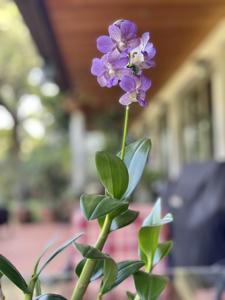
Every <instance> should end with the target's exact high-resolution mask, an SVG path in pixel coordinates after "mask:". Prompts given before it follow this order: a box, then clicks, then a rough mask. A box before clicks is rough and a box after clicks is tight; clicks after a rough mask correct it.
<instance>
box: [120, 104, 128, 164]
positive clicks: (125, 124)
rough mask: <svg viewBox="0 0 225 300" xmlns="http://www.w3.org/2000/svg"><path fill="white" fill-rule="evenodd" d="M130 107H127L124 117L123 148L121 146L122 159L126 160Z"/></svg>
mask: <svg viewBox="0 0 225 300" xmlns="http://www.w3.org/2000/svg"><path fill="white" fill-rule="evenodd" d="M129 108H130V107H129V105H127V106H126V110H125V116H124V125H123V139H122V146H121V157H120V158H121V159H122V160H124V156H125V146H126V139H127V129H128V119H129V118H128V117H129Z"/></svg>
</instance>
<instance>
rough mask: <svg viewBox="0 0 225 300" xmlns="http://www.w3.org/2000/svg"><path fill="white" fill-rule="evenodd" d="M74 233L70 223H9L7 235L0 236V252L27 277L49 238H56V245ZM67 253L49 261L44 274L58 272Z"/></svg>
mask: <svg viewBox="0 0 225 300" xmlns="http://www.w3.org/2000/svg"><path fill="white" fill-rule="evenodd" d="M75 234H76V233H74V234H72V232H71V227H70V225H64V224H57V223H53V224H51V223H50V224H27V225H17V226H13V225H11V226H10V228H8V230H7V237H6V236H5V233H4V237H3V236H2V235H1V237H0V253H1V254H3V255H5V256H6V257H7V258H8V259H9V260H10V261H12V262H13V263H14V264H15V266H16V267H17V268H18V269H19V270H20V271H21V272H22V273H23V275H24V276H26V277H27V276H29V275H30V273H31V272H32V267H33V265H34V262H35V260H36V258H37V257H38V256H39V254H40V253H41V252H42V250H43V249H44V247H45V246H46V244H48V242H49V241H50V240H56V246H58V245H59V244H60V243H62V242H63V241H65V240H66V239H68V238H70V237H71V236H73V235H75ZM56 246H53V248H52V249H54V248H56ZM50 251H51V250H50ZM67 254H68V252H67V251H65V252H64V253H62V254H60V255H59V256H58V257H57V258H56V259H55V261H54V262H53V263H50V264H49V267H47V268H46V271H45V274H46V275H52V274H55V273H56V272H57V273H58V272H60V271H61V270H62V269H63V268H64V266H65V263H66V257H67Z"/></svg>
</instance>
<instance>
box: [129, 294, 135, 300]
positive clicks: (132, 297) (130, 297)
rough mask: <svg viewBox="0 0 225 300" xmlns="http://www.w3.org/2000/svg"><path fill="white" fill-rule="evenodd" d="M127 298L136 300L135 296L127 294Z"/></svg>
mask: <svg viewBox="0 0 225 300" xmlns="http://www.w3.org/2000/svg"><path fill="white" fill-rule="evenodd" d="M127 298H128V300H134V299H135V294H132V293H130V292H127Z"/></svg>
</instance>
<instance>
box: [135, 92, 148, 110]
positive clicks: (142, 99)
mask: <svg viewBox="0 0 225 300" xmlns="http://www.w3.org/2000/svg"><path fill="white" fill-rule="evenodd" d="M145 96H146V93H145V92H144V91H142V90H140V91H139V92H138V95H137V101H138V103H139V104H140V105H141V106H146V104H147V103H146V101H145Z"/></svg>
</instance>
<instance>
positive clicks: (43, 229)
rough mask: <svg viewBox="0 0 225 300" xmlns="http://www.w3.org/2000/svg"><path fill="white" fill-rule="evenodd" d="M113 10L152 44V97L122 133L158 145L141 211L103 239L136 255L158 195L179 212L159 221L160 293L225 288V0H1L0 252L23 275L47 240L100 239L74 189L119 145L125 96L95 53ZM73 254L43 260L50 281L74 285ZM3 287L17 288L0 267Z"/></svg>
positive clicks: (120, 291)
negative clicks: (169, 244)
mask: <svg viewBox="0 0 225 300" xmlns="http://www.w3.org/2000/svg"><path fill="white" fill-rule="evenodd" d="M121 18H125V19H129V20H132V21H134V22H136V23H137V24H138V27H139V32H140V33H142V32H145V31H150V32H151V39H152V42H153V43H154V45H155V46H156V49H157V56H156V67H155V68H153V69H151V70H150V71H149V72H148V75H149V77H150V78H151V79H152V82H153V86H152V89H151V90H150V92H149V94H148V106H147V107H146V108H145V109H143V108H139V107H138V105H135V104H134V105H132V109H131V118H130V130H129V136H128V142H132V141H134V140H135V139H137V138H141V137H143V136H145V137H150V138H151V139H152V143H153V147H152V151H151V156H150V160H149V162H148V165H147V167H146V171H145V173H144V175H143V178H142V180H141V183H140V185H139V187H138V188H137V190H136V191H135V193H134V195H133V197H132V206H133V207H134V208H135V209H137V210H140V212H141V213H140V216H139V218H138V219H137V221H136V223H135V224H133V225H132V226H130V227H129V229H128V228H127V229H121V231H120V232H118V233H116V234H114V233H113V234H112V237H111V239H110V241H109V244H108V247H107V248H106V251H107V252H109V253H111V254H112V255H113V256H114V257H115V258H117V259H119V260H122V259H127V258H135V257H137V256H138V253H137V250H136V246H137V245H136V241H135V240H134V239H133V237H134V236H135V234H134V233H135V232H137V228H138V226H140V224H141V223H142V221H143V218H144V217H145V216H146V214H147V213H148V212H149V211H150V210H151V207H152V205H153V203H154V202H155V201H156V199H157V197H159V196H161V197H162V200H163V204H164V210H165V212H166V211H170V212H172V213H173V214H174V218H175V221H174V223H173V224H172V225H171V226H170V227H168V228H166V230H164V232H163V234H162V239H163V238H171V239H173V240H174V249H173V251H172V254H171V255H170V257H169V259H168V260H167V261H166V262H165V263H164V264H162V265H161V266H159V268H158V270H157V272H163V273H167V274H168V275H169V276H170V279H171V283H170V285H169V287H168V289H167V291H166V293H164V295H163V299H168V300H173V299H180V300H183V299H184V300H186V299H188V300H190V299H194V300H195V299H196V300H211V299H212V300H214V299H218V300H219V299H225V297H224V294H223V290H224V289H225V268H224V267H223V266H224V262H225V260H224V259H225V0H204V1H203V0H180V1H178V0H139V1H134V0H113V1H112V0H108V1H103V0H89V1H87V0H65V1H60V0H39V1H36V0H29V1H24V0H15V1H12V0H0V45H1V46H0V253H1V254H3V255H5V256H7V257H8V258H9V259H10V260H11V261H12V262H13V263H14V264H15V265H16V266H17V267H18V269H19V270H21V272H22V273H23V274H24V276H26V277H28V276H29V275H30V274H31V271H32V266H33V263H34V261H35V258H36V257H37V256H38V254H39V253H40V252H41V249H43V248H44V246H45V245H46V244H47V243H48V241H49V240H52V239H55V240H56V241H57V243H60V241H63V240H65V239H66V238H68V237H70V236H73V235H75V234H76V233H78V232H80V231H85V233H86V237H85V239H86V242H87V243H89V242H91V241H93V240H95V237H96V234H97V233H98V227H97V225H96V224H95V223H93V222H92V223H90V224H87V223H86V222H85V221H84V219H83V217H82V215H81V213H80V212H79V196H80V195H81V193H83V192H86V193H92V192H101V189H102V188H101V186H100V185H99V183H98V181H97V177H96V170H95V165H94V156H95V152H96V151H98V150H108V151H110V152H113V153H115V152H116V151H118V150H119V149H120V144H121V140H120V139H121V133H122V124H123V107H121V105H119V104H118V99H119V96H120V94H121V91H120V90H119V89H117V88H114V89H111V90H108V89H104V88H100V87H99V86H98V84H97V82H96V78H94V77H93V76H92V75H91V74H90V65H91V60H92V58H93V57H96V56H99V53H97V50H96V38H97V37H98V36H99V35H102V34H106V31H107V26H108V25H109V24H110V23H112V22H113V21H115V20H117V19H121ZM77 261H78V257H77V256H76V254H74V250H73V249H69V250H68V251H67V252H65V254H63V255H61V256H60V257H59V258H58V259H56V261H55V264H54V263H53V264H51V265H49V267H48V269H47V270H46V273H45V274H43V278H42V281H43V284H44V287H45V290H46V291H49V290H53V291H54V292H61V293H63V295H64V296H66V297H67V296H69V294H70V290H71V288H72V281H71V280H70V278H71V273H70V271H71V270H72V268H73V265H74V264H75V263H76V262H77ZM72 277H73V276H72ZM96 287H97V285H94V286H93V287H92V288H91V289H90V292H89V293H90V294H89V296H88V295H87V299H93V296H90V295H93V291H95V290H96ZM125 288H126V289H127V290H132V288H133V284H132V281H128V282H126V283H125V284H124V286H122V288H117V289H116V290H115V292H113V293H112V295H111V296H108V298H107V297H106V299H121V300H122V299H126V297H125V292H124V291H125V290H124V289H125ZM3 290H4V293H5V295H6V299H22V298H21V294H20V291H17V290H16V289H15V291H14V289H13V288H12V286H11V285H10V284H9V283H8V282H7V281H5V280H4V281H3ZM223 297H224V298H223Z"/></svg>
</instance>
